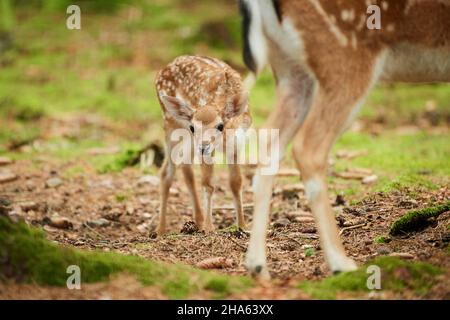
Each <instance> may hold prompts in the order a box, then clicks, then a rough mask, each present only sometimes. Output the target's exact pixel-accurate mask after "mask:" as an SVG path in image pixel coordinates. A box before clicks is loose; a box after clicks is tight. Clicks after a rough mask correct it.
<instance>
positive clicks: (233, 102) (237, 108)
mask: <svg viewBox="0 0 450 320" xmlns="http://www.w3.org/2000/svg"><path fill="white" fill-rule="evenodd" d="M247 105H248V94H247V93H238V94H236V95H234V96H233V97H232V98H231V99H230V101H229V102H228V103H227V105H226V106H225V112H224V117H225V118H226V119H231V118H234V117H237V116H239V115H241V114H242V113H243V112H244V111H246V110H247Z"/></svg>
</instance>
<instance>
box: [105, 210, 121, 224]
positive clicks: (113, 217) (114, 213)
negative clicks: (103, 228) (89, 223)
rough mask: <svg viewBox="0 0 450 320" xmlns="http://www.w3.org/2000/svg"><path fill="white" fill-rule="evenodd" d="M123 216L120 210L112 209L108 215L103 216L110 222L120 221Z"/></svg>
mask: <svg viewBox="0 0 450 320" xmlns="http://www.w3.org/2000/svg"><path fill="white" fill-rule="evenodd" d="M121 216H122V212H121V211H120V209H112V210H111V211H109V212H108V213H106V214H104V215H103V218H105V219H106V220H110V221H116V222H117V221H119V219H120V217H121Z"/></svg>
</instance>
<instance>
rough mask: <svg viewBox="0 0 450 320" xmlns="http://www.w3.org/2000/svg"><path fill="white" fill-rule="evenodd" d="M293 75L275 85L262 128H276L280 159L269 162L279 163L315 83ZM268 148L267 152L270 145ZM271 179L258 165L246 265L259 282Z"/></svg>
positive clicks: (263, 263)
mask: <svg viewBox="0 0 450 320" xmlns="http://www.w3.org/2000/svg"><path fill="white" fill-rule="evenodd" d="M292 73H293V74H295V75H290V76H289V77H287V78H284V79H283V81H279V82H278V86H277V92H278V103H277V106H276V108H275V109H274V111H273V112H272V113H271V115H270V117H269V120H268V124H267V125H266V126H264V128H274V129H279V146H278V148H279V153H278V155H279V158H277V159H271V161H277V162H279V161H280V160H281V158H282V156H283V154H284V152H285V149H286V146H287V145H288V143H289V142H290V140H291V139H292V137H293V136H294V135H295V134H296V132H297V131H298V129H299V127H300V125H301V123H302V121H303V119H304V117H305V115H306V114H307V111H308V109H309V107H310V104H311V101H312V98H313V94H314V82H313V80H312V79H311V78H310V77H309V76H308V75H307V74H306V73H304V72H302V71H301V70H293V71H292ZM269 143H270V142H269ZM261 147H263V148H264V147H266V146H260V148H261ZM268 147H269V150H270V148H271V147H272V146H271V145H269V146H268ZM273 147H277V146H273ZM273 177H274V176H273V175H265V174H263V172H262V170H261V165H260V168H258V170H257V172H256V174H255V177H254V205H255V207H254V213H253V225H252V229H251V237H250V242H249V246H248V250H247V255H246V266H247V268H248V270H249V271H250V273H251V274H252V275H253V276H256V277H258V278H260V279H262V280H266V279H269V278H270V275H269V271H268V269H267V263H266V232H267V224H268V219H269V210H270V200H271V196H272V186H273Z"/></svg>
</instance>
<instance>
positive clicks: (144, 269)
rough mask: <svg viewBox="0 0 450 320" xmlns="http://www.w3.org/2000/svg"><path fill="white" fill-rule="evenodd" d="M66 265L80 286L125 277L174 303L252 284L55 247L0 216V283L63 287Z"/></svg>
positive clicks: (40, 234)
mask: <svg viewBox="0 0 450 320" xmlns="http://www.w3.org/2000/svg"><path fill="white" fill-rule="evenodd" d="M70 265H77V266H79V267H80V269H81V278H82V279H81V281H82V284H83V283H92V282H98V281H105V280H108V279H109V277H110V276H111V275H112V274H115V273H119V272H126V273H129V274H131V275H133V276H135V277H136V278H137V279H138V280H139V281H140V282H141V283H142V284H143V285H150V286H157V287H159V288H160V289H161V290H162V292H163V293H165V294H166V295H167V296H168V297H170V298H174V299H179V298H186V297H187V296H189V295H190V294H193V293H195V292H197V291H199V290H211V291H213V292H214V293H218V292H219V293H221V294H223V295H225V296H226V295H228V294H230V293H231V292H236V291H240V290H243V289H245V288H248V287H249V286H251V285H252V282H251V281H250V280H249V279H247V278H244V277H228V276H223V275H216V274H214V273H211V272H206V271H202V270H197V269H194V268H191V267H188V266H183V265H177V264H175V265H167V264H164V263H158V262H153V261H149V260H144V259H142V258H139V257H135V256H125V255H121V254H117V253H104V252H96V251H94V252H86V251H79V250H75V249H72V248H66V247H60V246H57V245H56V244H53V243H51V242H49V241H48V240H46V239H45V236H44V233H43V232H42V231H40V230H38V229H34V228H30V227H28V226H27V225H26V224H25V223H22V222H21V223H12V222H10V221H9V220H8V219H7V218H5V217H0V281H4V280H6V279H10V278H15V279H18V280H23V281H26V282H31V283H36V284H39V285H53V286H64V285H66V281H67V277H68V274H67V273H66V270H67V267H68V266H70ZM11 273H12V274H11Z"/></svg>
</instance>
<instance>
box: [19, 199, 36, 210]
mask: <svg viewBox="0 0 450 320" xmlns="http://www.w3.org/2000/svg"><path fill="white" fill-rule="evenodd" d="M20 208H21V209H22V210H23V211H31V210H38V209H39V204H38V203H36V202H34V201H26V202H22V203H21V204H20Z"/></svg>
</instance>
